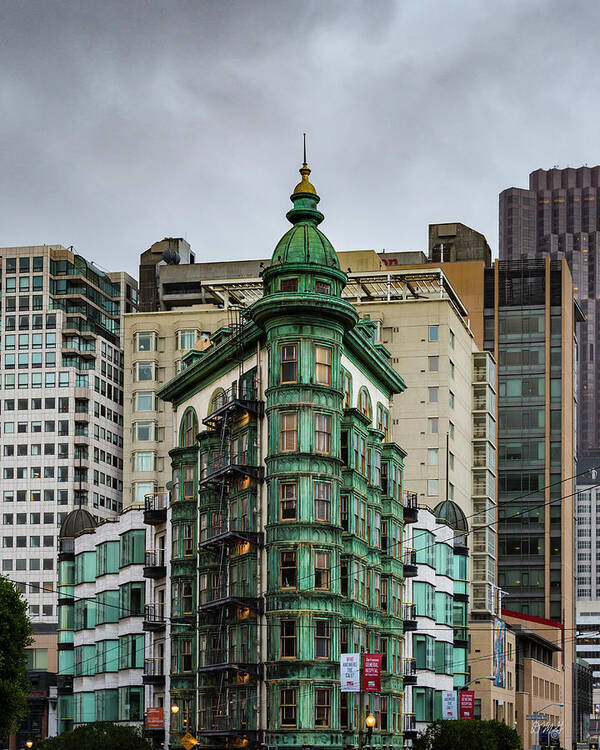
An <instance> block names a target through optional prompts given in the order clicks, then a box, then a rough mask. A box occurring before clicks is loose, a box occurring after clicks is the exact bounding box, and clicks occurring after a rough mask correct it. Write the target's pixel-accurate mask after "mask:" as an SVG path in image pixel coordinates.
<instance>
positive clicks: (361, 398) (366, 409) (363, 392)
mask: <svg viewBox="0 0 600 750" xmlns="http://www.w3.org/2000/svg"><path fill="white" fill-rule="evenodd" d="M358 408H359V410H360V411H361V412H362V413H363V414H364V415H365V417H368V418H369V419H372V417H373V410H372V408H371V396H369V391H368V390H367V389H366V388H365V387H364V385H363V387H362V388H361V389H360V391H359V392H358Z"/></svg>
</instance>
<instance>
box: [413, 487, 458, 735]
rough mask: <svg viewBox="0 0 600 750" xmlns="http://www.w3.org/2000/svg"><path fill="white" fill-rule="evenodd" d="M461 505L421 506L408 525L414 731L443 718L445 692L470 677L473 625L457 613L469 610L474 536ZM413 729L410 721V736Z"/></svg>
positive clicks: (415, 732) (422, 729)
mask: <svg viewBox="0 0 600 750" xmlns="http://www.w3.org/2000/svg"><path fill="white" fill-rule="evenodd" d="M457 508H458V506H457V505H455V504H454V503H451V502H449V503H446V502H442V503H440V504H439V505H438V506H436V507H435V508H434V509H430V508H428V507H426V506H423V505H421V506H420V507H419V509H418V515H417V519H416V522H415V523H414V524H408V525H405V527H404V559H405V562H404V576H405V580H404V593H405V596H406V597H407V600H408V601H410V602H412V604H405V608H406V610H407V611H409V608H411V607H412V608H414V615H412V616H411V617H410V618H409V617H407V618H405V620H404V651H403V673H404V712H405V715H406V716H408V717H413V718H414V729H413V731H414V734H413V736H416V734H417V733H419V732H422V731H424V730H425V729H426V728H427V724H428V723H430V722H432V721H435V720H436V719H440V718H443V716H444V714H443V709H442V694H443V691H444V690H455V689H459V688H461V687H463V686H464V685H466V684H467V683H468V682H469V679H470V678H469V672H468V666H467V643H468V635H467V628H466V626H462V625H460V624H459V623H458V622H457V621H456V617H455V613H456V611H457V610H458V611H460V610H462V609H464V610H465V612H466V609H467V603H468V599H469V580H468V574H467V568H468V548H467V542H468V537H467V536H466V535H465V534H464V533H460V532H459V531H457V528H458V527H461V526H462V527H463V529H464V528H465V527H466V525H467V522H466V518H465V517H464V514H461V513H460V512H459V514H458V516H457V515H456V514H457ZM446 516H450V518H449V519H447V518H446ZM444 521H446V523H444ZM411 548H412V549H414V552H413V553H412V556H413V557H412V559H411V558H410V557H409V555H410V554H411ZM465 619H466V618H465ZM410 734H412V732H411V731H410V730H408V722H407V724H406V726H405V732H404V736H405V739H406V738H407V736H408V735H410ZM405 744H406V743H405Z"/></svg>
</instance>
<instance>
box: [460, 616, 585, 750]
mask: <svg viewBox="0 0 600 750" xmlns="http://www.w3.org/2000/svg"><path fill="white" fill-rule="evenodd" d="M504 621H505V624H506V631H505V633H504V635H503V636H502V638H501V641H502V644H501V646H500V649H499V647H498V640H497V634H496V633H495V629H494V628H495V625H496V624H497V622H498V621H492V622H488V623H484V622H478V623H474V624H473V625H472V627H471V629H470V636H471V640H470V653H469V662H470V665H471V677H472V679H473V681H474V682H473V684H472V685H470V686H469V688H470V690H473V691H474V693H475V718H483V719H486V718H488V719H496V720H497V721H504V722H506V724H508V725H509V726H514V728H515V729H516V730H517V732H518V733H519V736H520V738H521V743H522V747H523V750H529V748H531V747H533V746H534V745H536V744H538V731H539V724H536V723H535V721H534V720H532V719H528V718H527V716H532V715H534V714H536V713H538V712H539V713H542V714H546V715H547V716H548V718H547V719H545V720H544V721H543V722H541V723H543V724H547V725H550V726H560V727H561V741H562V744H563V746H565V747H568V746H569V745H567V744H565V742H564V739H563V737H564V734H565V727H568V726H569V724H570V716H569V711H570V710H571V708H570V706H569V705H567V706H565V703H566V702H567V701H565V697H567V698H568V695H569V686H568V684H567V683H568V679H569V676H568V674H567V672H566V670H565V669H564V665H565V664H564V661H563V648H562V630H561V628H560V626H559V624H558V623H556V622H553V621H551V620H542V618H533V617H528V616H524V615H520V614H519V613H509V612H507V611H506V610H504ZM498 654H499V655H500V657H499V658H498ZM491 675H495V676H497V679H496V680H495V681H493V680H489V679H486V678H487V677H489V676H491ZM498 677H499V679H498ZM498 683H500V684H498Z"/></svg>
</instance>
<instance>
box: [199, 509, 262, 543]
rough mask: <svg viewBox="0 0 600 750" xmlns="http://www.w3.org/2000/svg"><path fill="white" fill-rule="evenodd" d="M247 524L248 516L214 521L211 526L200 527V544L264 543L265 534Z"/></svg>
mask: <svg viewBox="0 0 600 750" xmlns="http://www.w3.org/2000/svg"><path fill="white" fill-rule="evenodd" d="M215 515H217V514H215ZM247 526H248V519H247V518H246V517H243V518H241V519H236V520H227V521H222V522H217V523H212V524H211V525H210V526H208V527H206V528H203V529H200V540H199V543H200V546H201V547H205V546H208V545H210V544H216V543H227V542H233V543H235V542H243V541H247V542H250V543H251V544H259V545H262V543H263V537H264V535H263V534H262V533H260V532H257V531H250V530H249V529H248V528H247Z"/></svg>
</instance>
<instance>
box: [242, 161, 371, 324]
mask: <svg viewBox="0 0 600 750" xmlns="http://www.w3.org/2000/svg"><path fill="white" fill-rule="evenodd" d="M310 172H311V170H310V169H309V167H308V164H307V163H306V153H305V155H304V163H303V164H302V166H301V167H300V175H301V178H302V179H301V180H300V182H299V183H298V184H297V185H296V187H295V188H294V192H293V193H292V195H291V196H290V200H291V201H292V203H293V204H294V205H293V208H291V209H290V210H289V211H288V212H287V214H286V217H287V219H288V221H289V222H290V223H291V224H292V225H293V226H292V228H291V229H290V230H288V231H287V232H286V233H285V234H284V235H283V237H282V238H281V239H280V240H279V242H278V243H277V245H276V247H275V250H274V251H273V256H272V258H271V265H270V266H269V267H268V268H267V269H266V270H265V271H264V273H263V283H264V297H263V298H262V300H259V301H258V302H256V303H254V305H253V306H252V308H251V315H252V317H253V318H254V320H256V322H258V323H259V324H260V323H261V320H262V319H263V317H264V315H265V314H266V313H267V310H268V308H269V306H272V304H273V301H274V297H275V296H276V297H277V304H278V306H281V305H285V306H286V308H288V309H289V307H290V306H291V305H293V306H295V307H296V308H297V312H299V313H301V312H302V308H303V307H307V306H310V307H312V308H313V309H312V312H313V314H314V313H315V308H323V313H324V314H325V312H326V314H328V315H329V314H333V315H334V317H338V318H339V317H342V318H344V320H343V325H344V327H345V328H351V327H352V326H354V325H355V323H356V320H357V315H356V312H355V310H354V308H353V307H352V305H351V304H350V303H349V302H346V301H345V300H342V299H341V296H342V290H343V288H344V286H345V285H346V282H347V280H348V277H347V276H346V274H345V273H344V272H343V271H342V270H341V269H340V262H339V260H338V256H337V253H336V252H335V249H334V247H333V245H332V244H331V242H330V241H329V240H328V239H327V237H326V236H325V235H324V234H323V232H321V230H320V229H319V224H320V223H321V222H322V221H323V219H324V218H325V217H324V216H323V214H322V213H321V211H319V209H318V208H317V206H318V203H319V201H320V198H319V196H318V195H317V191H316V190H315V188H314V185H313V184H312V183H311V182H310V181H309V179H308V178H309V175H310ZM270 312H272V310H271V311H270Z"/></svg>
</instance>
